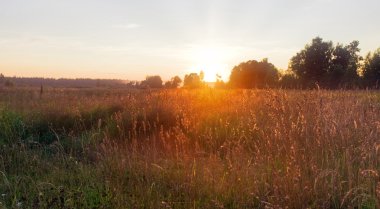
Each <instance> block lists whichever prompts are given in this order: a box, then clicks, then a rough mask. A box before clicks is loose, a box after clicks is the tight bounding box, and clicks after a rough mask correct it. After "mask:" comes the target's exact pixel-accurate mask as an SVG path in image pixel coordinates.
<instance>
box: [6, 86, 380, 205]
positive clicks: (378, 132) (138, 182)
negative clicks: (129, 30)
mask: <svg viewBox="0 0 380 209" xmlns="http://www.w3.org/2000/svg"><path fill="white" fill-rule="evenodd" d="M36 92H38V91H37V90H25V89H23V90H20V89H14V90H6V91H4V90H3V91H2V92H0V95H1V97H0V104H2V105H3V106H4V107H6V110H7V111H11V112H15V113H16V114H18V115H20V117H21V118H22V119H20V120H22V124H24V126H25V127H24V129H25V130H26V131H25V134H24V135H22V136H21V135H17V134H8V135H5V136H3V137H7V136H8V138H12V137H13V138H12V139H6V140H5V141H6V142H4V143H3V144H5V145H2V146H3V148H2V150H3V151H4V154H1V158H0V159H1V160H2V167H0V168H1V172H2V173H3V174H4V176H6V179H8V180H7V181H8V183H7V184H6V183H5V182H6V181H5V180H4V179H5V177H4V179H3V183H2V184H0V191H1V189H2V188H3V189H4V188H8V189H4V191H5V193H6V195H9V194H12V198H14V200H10V199H4V200H3V201H1V200H0V201H1V202H3V205H6V206H7V207H12V206H15V205H17V203H19V202H23V203H24V204H25V205H28V204H29V206H30V207H33V204H32V202H33V201H32V200H25V196H28V189H25V190H23V189H17V186H15V185H16V184H17V183H16V181H15V180H9V179H15V178H16V179H17V178H18V177H20V178H21V176H22V178H29V179H32V180H33V181H34V182H37V184H38V183H41V182H44V183H51V184H58V185H57V187H61V188H65V189H66V190H65V191H67V190H68V191H67V192H64V193H60V192H57V195H56V197H55V198H57V200H58V199H60V198H62V199H63V200H62V202H61V203H59V204H58V203H54V201H53V203H54V204H52V207H56V208H60V207H62V208H64V207H69V208H70V204H71V206H72V207H74V206H75V207H83V208H86V207H90V206H91V204H92V206H93V207H95V208H107V207H111V208H194V207H195V208H376V207H377V208H378V207H380V205H379V196H380V195H379V194H380V192H379V187H380V183H379V171H380V165H379V163H380V94H379V93H377V92H371V91H324V90H313V91H297V90H212V89H204V90H162V91H125V90H106V89H97V90H91V89H89V90H75V89H72V90H62V89H49V90H46V91H45V92H44V94H43V95H42V96H41V97H40V95H38V94H37V93H36ZM3 114H4V113H3ZM3 123H4V122H3ZM0 124H1V123H0ZM41 124H42V125H41ZM44 125H45V126H47V127H48V128H46V127H45V126H44ZM41 127H45V129H44V128H41ZM10 130H13V129H10ZM45 132H46V133H50V135H48V134H47V135H44V134H46V133H45ZM10 133H11V131H10ZM12 133H13V132H12ZM0 136H1V135H0ZM44 137H45V138H44ZM49 137H50V138H49ZM42 139H43V140H42ZM30 141H33V142H36V143H38V144H39V145H38V148H32V147H31V145H30ZM16 144H17V145H16ZM20 147H22V148H20ZM52 147H58V148H54V149H53V148H52ZM20 149H22V150H24V151H25V153H26V154H25V156H24V158H30V156H33V155H36V156H37V157H36V159H38V162H36V168H39V169H43V170H45V175H44V177H40V176H37V174H39V171H38V169H36V168H35V169H29V170H28V169H25V170H23V171H19V170H20V169H21V168H14V167H19V166H18V165H15V163H17V162H15V161H14V160H15V159H19V158H22V157H20V156H17V155H15V154H14V153H16V152H19V150H20ZM57 149H58V151H57ZM36 150H37V151H36ZM41 150H45V151H41ZM46 150H50V151H49V153H53V154H46ZM51 150H53V151H51ZM54 150H55V151H54ZM5 153H7V156H5V155H6V154H5ZM12 153H13V155H12ZM36 153H37V154H36ZM46 156H48V157H46ZM51 156H53V157H51ZM25 160H26V159H19V162H24V161H25ZM52 160H55V161H54V162H53V161H52ZM11 161H12V162H11ZM61 161H62V162H61ZM58 162H61V163H58ZM65 166H71V167H70V168H66V167H65ZM40 167H41V168H40ZM54 168H55V169H56V170H54ZM21 170H22V169H21ZM71 171H73V172H74V174H73V176H71V177H67V176H66V177H62V176H61V175H62V174H60V173H65V172H68V173H67V175H69V176H70V172H71ZM20 173H21V174H20ZM59 176H61V177H59ZM62 178H64V179H65V178H67V180H62ZM84 178H88V179H84ZM72 181H77V182H79V183H80V184H82V186H80V187H76V186H75V185H74V184H73V183H72ZM89 188H90V189H89ZM94 188H95V190H94ZM29 190H30V192H31V193H32V190H33V189H30V188H29ZM93 190H94V191H93ZM33 191H34V190H33ZM74 191H77V192H82V193H81V194H82V196H80V197H78V198H77V200H76V199H75V198H74V197H75V195H73V194H74ZM70 192H71V193H70ZM5 193H4V194H5ZM98 193H99V194H98ZM70 195H71V196H70ZM32 196H33V195H32ZM34 196H36V195H34ZM23 197H24V199H22V198H23ZM52 198H54V197H52ZM37 199H38V198H37ZM40 199H41V198H40ZM40 199H39V204H40V205H39V206H41V207H42V206H43V204H45V206H47V205H46V202H49V199H43V198H42V199H41V200H40ZM94 199H96V201H94ZM84 200H86V201H84ZM70 201H71V202H70ZM78 201H79V202H80V201H84V202H86V204H87V205H86V204H85V205H82V206H81V205H78V204H77V202H78ZM50 202H52V201H51V200H50ZM57 202H59V201H57ZM94 202H95V203H94ZM83 204H84V203H83ZM37 205H38V204H37ZM73 205H74V206H73Z"/></svg>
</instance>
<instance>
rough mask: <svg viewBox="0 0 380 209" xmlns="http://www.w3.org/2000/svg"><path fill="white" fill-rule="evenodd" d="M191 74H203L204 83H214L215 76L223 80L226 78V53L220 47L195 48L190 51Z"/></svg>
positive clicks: (227, 70)
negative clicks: (201, 72)
mask: <svg viewBox="0 0 380 209" xmlns="http://www.w3.org/2000/svg"><path fill="white" fill-rule="evenodd" d="M191 57H192V63H194V64H193V66H192V67H191V69H190V70H191V71H192V72H200V71H203V72H204V81H206V82H215V81H216V79H217V75H218V76H220V77H221V79H223V80H225V79H226V78H227V77H228V72H229V69H228V64H227V63H226V60H227V58H228V53H227V51H226V50H224V49H222V48H221V47H196V48H194V49H192V51H191Z"/></svg>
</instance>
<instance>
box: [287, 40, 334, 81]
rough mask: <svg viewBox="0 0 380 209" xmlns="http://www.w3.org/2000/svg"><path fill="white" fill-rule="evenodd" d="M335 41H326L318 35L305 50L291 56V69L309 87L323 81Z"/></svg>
mask: <svg viewBox="0 0 380 209" xmlns="http://www.w3.org/2000/svg"><path fill="white" fill-rule="evenodd" d="M333 51H334V48H333V43H332V42H331V41H330V42H324V41H323V40H322V38H320V37H316V38H314V39H313V40H312V42H311V44H310V45H309V44H307V45H306V46H305V48H304V49H303V50H301V51H300V52H298V53H297V54H296V55H295V56H294V57H292V58H291V60H290V63H289V69H290V70H291V71H293V72H294V74H295V75H296V76H297V77H298V78H299V79H300V81H301V83H302V84H303V85H304V86H306V87H308V86H313V85H314V84H315V83H319V84H320V83H322V82H323V81H324V80H325V78H326V76H327V73H328V71H329V67H330V63H331V57H332V53H333Z"/></svg>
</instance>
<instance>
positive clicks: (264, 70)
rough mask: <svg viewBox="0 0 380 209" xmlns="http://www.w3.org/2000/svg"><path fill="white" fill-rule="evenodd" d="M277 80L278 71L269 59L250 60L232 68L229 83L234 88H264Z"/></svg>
mask: <svg viewBox="0 0 380 209" xmlns="http://www.w3.org/2000/svg"><path fill="white" fill-rule="evenodd" d="M277 80H278V71H277V69H276V67H275V66H274V65H273V64H272V63H270V62H268V59H263V60H262V61H260V62H258V61H256V60H250V61H247V62H243V63H240V64H239V65H238V66H235V67H234V68H233V69H232V72H231V75H230V81H229V85H230V86H231V87H233V88H263V87H266V86H273V85H274V84H275V83H276V81H277Z"/></svg>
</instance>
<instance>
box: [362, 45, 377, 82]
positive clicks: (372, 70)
mask: <svg viewBox="0 0 380 209" xmlns="http://www.w3.org/2000/svg"><path fill="white" fill-rule="evenodd" d="M363 80H364V85H365V86H367V87H376V88H378V87H379V82H380V48H378V49H377V50H376V51H375V52H373V53H368V54H367V56H366V58H365V60H364V66H363Z"/></svg>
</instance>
